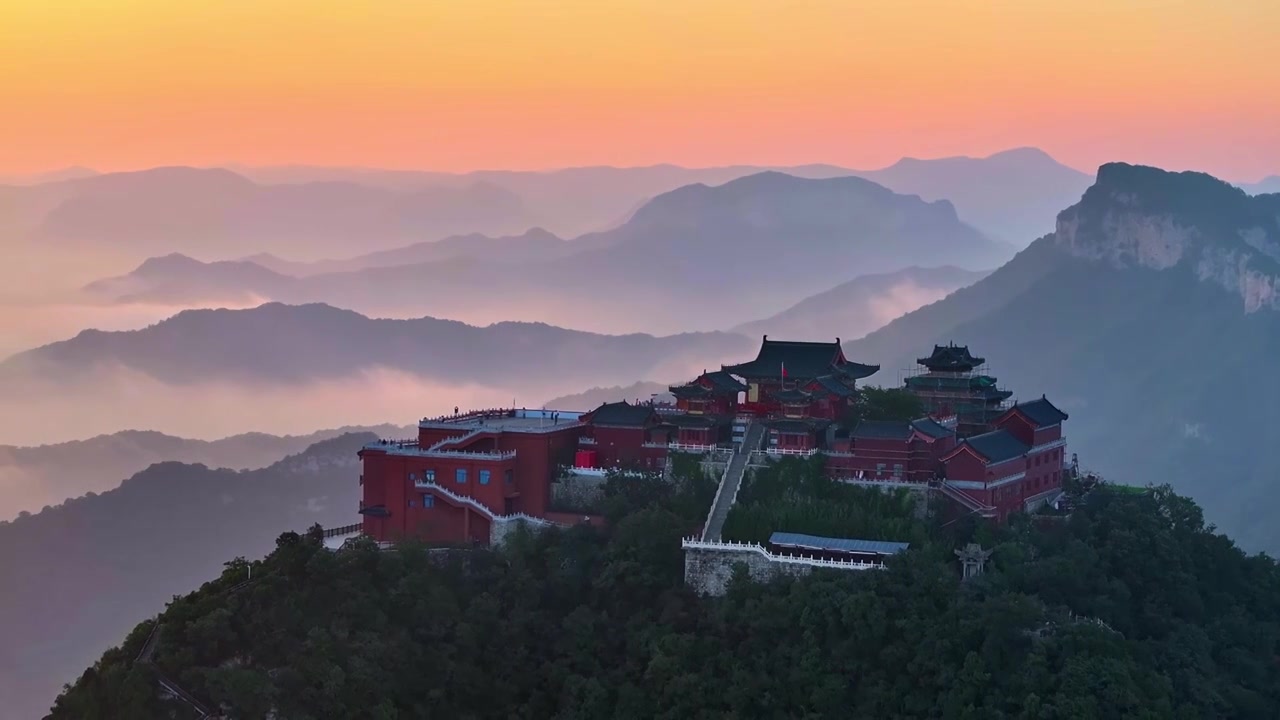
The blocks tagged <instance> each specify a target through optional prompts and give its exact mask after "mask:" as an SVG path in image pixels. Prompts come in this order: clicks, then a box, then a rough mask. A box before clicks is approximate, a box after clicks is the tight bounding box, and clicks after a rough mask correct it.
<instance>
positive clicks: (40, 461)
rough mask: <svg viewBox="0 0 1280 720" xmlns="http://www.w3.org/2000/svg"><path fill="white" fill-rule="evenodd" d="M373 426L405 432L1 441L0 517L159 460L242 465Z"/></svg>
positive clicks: (99, 488) (101, 485)
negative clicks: (29, 442) (18, 443)
mask: <svg viewBox="0 0 1280 720" xmlns="http://www.w3.org/2000/svg"><path fill="white" fill-rule="evenodd" d="M352 432H373V433H376V434H378V435H380V436H382V437H408V436H410V435H412V434H413V432H412V431H411V429H410V428H406V427H400V426H395V425H379V426H377V427H345V428H337V429H334V430H319V431H317V432H314V433H310V434H308V435H284V436H280V435H268V434H266V433H256V432H255V433H243V434H240V435H233V436H231V437H226V438H222V439H220V440H193V439H190V438H182V437H174V436H173V435H166V434H164V433H160V432H155V431H153V430H124V431H121V432H117V433H112V434H110V435H98V436H96V437H92V438H88V439H86V440H75V441H72V442H63V443H56V444H52V445H39V446H35V447H17V446H12V445H0V477H4V478H7V481H6V482H5V485H4V492H3V493H0V521H3V520H9V519H12V518H13V517H14V516H15V515H16V514H17V513H18V511H28V512H35V511H38V510H39V509H40V508H41V507H43V506H46V505H57V504H59V503H61V502H63V501H64V500H67V499H68V498H74V497H79V496H81V495H83V494H85V493H87V492H104V491H106V490H111V489H113V488H115V487H117V486H119V484H120V481H121V480H123V479H124V478H127V477H129V476H130V475H133V474H134V473H137V472H141V471H142V470H144V469H146V468H147V467H148V466H150V465H152V464H154V463H158V462H170V461H172V462H183V463H198V464H201V465H208V466H209V467H213V468H229V469H232V470H247V469H252V468H261V467H266V466H267V465H270V464H272V463H274V462H277V461H279V460H280V459H282V458H283V457H285V456H286V455H291V454H294V453H298V452H301V451H303V450H305V449H306V448H307V447H309V446H311V445H314V444H315V443H317V442H321V441H323V440H328V439H329V438H333V437H337V436H339V435H343V434H346V433H352Z"/></svg>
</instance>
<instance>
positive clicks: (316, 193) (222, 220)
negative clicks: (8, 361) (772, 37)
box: [0, 167, 538, 258]
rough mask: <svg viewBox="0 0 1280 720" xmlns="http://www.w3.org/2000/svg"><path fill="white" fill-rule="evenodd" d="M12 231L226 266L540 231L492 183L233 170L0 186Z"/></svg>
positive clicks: (177, 170)
mask: <svg viewBox="0 0 1280 720" xmlns="http://www.w3.org/2000/svg"><path fill="white" fill-rule="evenodd" d="M10 203H12V204H13V205H14V206H15V208H16V211H15V213H14V214H13V215H11V216H9V217H7V218H6V219H7V220H8V221H9V222H8V223H6V224H5V226H2V227H0V229H7V228H9V227H16V228H18V229H20V230H23V231H25V234H29V235H30V237H31V238H32V239H34V240H39V241H41V242H42V244H44V245H46V246H48V245H49V243H53V244H54V245H53V246H55V247H56V246H58V245H59V244H61V245H64V246H65V245H66V244H68V243H73V242H74V243H78V244H79V245H81V246H84V247H87V248H89V249H93V248H96V247H111V248H112V249H116V250H120V249H129V250H132V251H134V252H139V253H146V254H156V253H164V252H173V251H178V252H185V253H190V254H197V255H204V256H212V257H216V258H230V257H236V256H239V255H245V254H250V253H256V252H263V251H268V252H284V253H287V254H289V255H292V256H295V257H306V258H317V257H335V256H339V257H340V256H344V255H348V254H351V251H352V250H353V249H355V248H359V247H363V248H389V247H395V246H397V245H402V244H404V243H405V242H406V241H409V242H412V241H417V240H434V239H439V238H442V237H445V236H448V235H455V234H460V233H468V232H485V233H518V232H523V231H524V230H526V229H528V228H530V227H533V226H535V225H537V224H538V222H537V218H536V217H535V216H534V215H532V214H531V213H530V212H529V211H528V209H527V208H526V207H525V206H524V203H523V202H522V201H521V199H520V198H519V197H518V196H517V195H515V194H514V193H512V192H511V191H509V190H506V189H503V188H500V187H498V186H496V185H493V184H490V183H482V182H476V183H469V184H466V185H463V186H457V187H432V188H422V189H418V190H412V191H394V190H389V189H386V188H382V187H377V186H371V185H361V184H357V183H352V182H313V183H302V184H292V185H260V184H258V183H255V182H253V181H251V180H249V179H247V178H245V177H243V176H241V175H237V174H236V173H233V172H231V171H229V170H223V169H208V170H201V169H195V168H184V167H172V168H155V169H152V170H145V171H140V172H130V173H109V174H104V175H95V176H91V177H83V178H76V179H71V180H62V181H58V182H53V183H46V184H42V185H35V186H29V187H0V207H4V206H5V205H7V204H10Z"/></svg>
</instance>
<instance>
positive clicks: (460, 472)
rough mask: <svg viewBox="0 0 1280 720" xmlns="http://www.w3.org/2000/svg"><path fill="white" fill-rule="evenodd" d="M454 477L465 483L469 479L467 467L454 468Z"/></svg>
mask: <svg viewBox="0 0 1280 720" xmlns="http://www.w3.org/2000/svg"><path fill="white" fill-rule="evenodd" d="M453 479H454V480H456V481H457V482H459V483H465V482H466V481H467V469H466V468H458V469H457V470H454V471H453Z"/></svg>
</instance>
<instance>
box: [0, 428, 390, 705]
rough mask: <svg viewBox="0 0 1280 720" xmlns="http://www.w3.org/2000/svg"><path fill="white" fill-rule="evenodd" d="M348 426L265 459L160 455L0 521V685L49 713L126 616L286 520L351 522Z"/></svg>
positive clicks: (131, 618) (254, 552)
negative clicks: (188, 459) (132, 471)
mask: <svg viewBox="0 0 1280 720" xmlns="http://www.w3.org/2000/svg"><path fill="white" fill-rule="evenodd" d="M372 439H375V436H373V435H371V434H356V435H344V436H341V437H339V438H335V439H332V440H328V441H326V442H323V443H319V444H317V445H314V446H312V447H310V448H308V449H307V450H306V451H305V452H303V453H301V454H299V455H294V456H291V457H289V458H286V459H284V460H281V461H280V462H277V463H275V464H274V465H272V466H270V467H268V468H264V469H262V470H253V471H247V472H235V471H232V470H211V469H209V468H207V467H205V466H203V465H186V464H182V463H161V464H158V465H153V466H151V467H150V468H148V469H146V470H144V471H142V472H140V473H138V474H136V475H134V476H133V477H131V478H129V479H128V480H126V481H125V482H124V483H123V484H122V485H121V486H120V487H119V488H117V489H115V490H111V491H109V492H105V493H102V494H101V495H95V496H90V497H84V498H78V499H75V500H71V501H69V502H67V503H66V504H64V505H61V506H59V507H56V508H51V509H48V510H45V511H43V512H41V513H38V514H36V515H32V516H30V517H24V518H19V519H17V520H15V521H13V522H10V523H0V576H3V577H4V578H5V584H4V587H5V591H4V592H0V635H2V636H3V637H4V638H5V642H3V643H0V697H3V698H4V701H5V704H4V710H3V711H0V712H2V713H3V714H4V717H6V718H34V717H41V716H42V714H43V713H44V712H45V711H46V710H47V709H48V707H49V704H50V703H51V702H52V701H53V698H54V697H55V696H56V695H57V693H58V690H59V689H60V688H61V687H62V684H63V683H66V682H70V681H72V680H74V679H75V678H76V677H77V676H78V675H79V673H80V671H81V670H82V669H83V668H84V667H85V666H86V665H88V664H89V663H91V662H93V659H94V658H96V657H97V656H98V655H100V654H101V653H102V651H103V650H105V649H106V648H108V647H110V646H111V645H113V644H114V643H116V642H118V641H119V638H120V637H121V635H122V634H124V633H125V632H128V630H129V628H131V627H133V626H134V625H135V624H137V623H138V622H139V621H141V620H143V619H144V618H146V617H149V616H151V615H153V614H155V613H157V612H159V611H160V610H162V609H164V605H165V602H166V601H168V600H169V599H170V598H172V597H173V596H174V595H176V594H180V593H186V592H189V591H191V590H192V589H194V588H196V587H199V585H200V583H201V582H203V581H204V580H205V579H207V578H209V577H212V576H214V575H217V574H218V573H219V572H221V570H222V564H223V563H224V562H227V561H228V560H231V559H232V558H234V557H236V556H246V557H252V558H257V557H261V556H262V555H264V554H266V553H267V552H269V551H270V550H271V549H272V548H273V547H274V540H275V538H276V537H277V536H278V535H279V534H280V533H281V532H283V531H285V530H290V529H296V530H305V529H306V528H307V527H309V526H310V525H312V524H313V523H320V524H322V525H324V526H326V527H336V526H339V525H346V524H350V523H352V522H354V518H356V517H358V516H357V515H356V508H357V501H358V499H359V484H358V482H357V479H358V476H359V474H360V468H359V465H358V462H357V458H356V454H355V453H356V450H358V449H359V448H360V446H361V445H363V444H364V443H365V442H368V441H370V440H372Z"/></svg>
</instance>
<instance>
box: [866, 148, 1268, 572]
mask: <svg viewBox="0 0 1280 720" xmlns="http://www.w3.org/2000/svg"><path fill="white" fill-rule="evenodd" d="M1197 196H1198V197H1200V200H1198V201H1197V200H1195V197H1197ZM1270 198H1271V196H1249V195H1247V194H1246V193H1244V192H1243V191H1241V190H1238V189H1235V188H1232V187H1231V186H1230V185H1228V184H1227V183H1224V182H1222V181H1219V180H1216V179H1214V178H1212V177H1210V176H1208V175H1204V174H1202V173H1169V172H1166V171H1162V170H1158V169H1155V168H1138V167H1136V166H1128V165H1123V164H1110V165H1107V166H1103V168H1102V170H1101V172H1100V177H1099V182H1098V184H1097V185H1096V186H1095V187H1094V188H1091V189H1090V191H1089V192H1087V193H1086V194H1085V195H1084V196H1083V197H1082V199H1081V201H1080V203H1077V204H1076V205H1073V206H1072V207H1071V208H1067V209H1065V210H1063V212H1062V213H1061V214H1060V215H1059V224H1060V232H1055V233H1051V234H1049V235H1046V236H1045V237H1043V238H1040V239H1039V240H1037V241H1035V242H1034V243H1032V244H1031V245H1030V246H1029V247H1028V248H1027V249H1025V250H1023V251H1022V252H1020V253H1018V254H1017V255H1016V256H1015V257H1014V258H1013V259H1012V260H1010V261H1009V262H1008V263H1006V264H1005V265H1003V266H1001V267H1000V268H998V269H997V270H995V271H994V272H992V273H991V274H990V275H988V276H987V277H985V278H983V279H982V280H980V281H978V282H976V283H975V284H973V285H971V286H969V287H966V288H962V289H960V290H957V291H956V292H954V293H952V294H951V295H950V296H948V297H947V298H945V299H943V300H940V301H938V302H935V303H933V304H931V305H927V306H924V307H921V308H919V309H917V310H915V311H912V312H910V313H907V314H906V315H903V316H902V317H900V318H898V319H896V320H894V321H892V322H890V323H888V324H887V325H885V326H884V327H882V328H880V329H878V330H876V331H874V332H871V333H869V334H868V335H867V336H866V337H864V338H861V339H859V340H856V341H853V342H850V343H847V344H846V353H847V354H848V355H849V357H851V358H853V359H857V360H860V361H870V362H878V363H881V364H882V365H883V367H884V368H885V370H888V371H890V372H894V369H898V368H901V369H907V368H914V367H915V358H917V357H919V356H920V355H921V354H922V353H924V352H926V351H927V350H928V348H929V347H932V345H933V344H936V343H943V342H948V341H955V342H957V343H960V344H966V345H969V346H970V347H971V348H972V349H973V351H974V353H975V354H979V355H982V356H984V357H986V358H988V360H989V362H990V366H991V371H992V374H993V375H995V376H997V377H998V378H999V379H1000V381H1001V384H1002V385H1004V386H1005V387H1007V388H1008V389H1010V390H1013V391H1014V392H1015V398H1018V397H1022V396H1023V393H1024V392H1027V391H1028V389H1034V394H1035V395H1039V394H1040V393H1042V392H1043V393H1048V395H1049V397H1050V398H1052V399H1053V400H1054V402H1055V403H1057V404H1058V405H1059V406H1060V407H1062V408H1063V409H1064V410H1067V411H1068V412H1071V413H1073V422H1072V430H1071V437H1070V438H1069V441H1070V446H1071V448H1072V451H1076V452H1079V454H1080V457H1081V462H1082V463H1085V464H1086V465H1087V466H1089V467H1092V468H1093V469H1095V470H1098V471H1099V472H1102V473H1103V474H1104V475H1110V474H1117V473H1118V474H1123V475H1127V476H1129V477H1147V478H1151V479H1152V480H1160V481H1164V480H1167V481H1169V482H1170V483H1171V484H1172V485H1173V486H1174V487H1175V488H1176V489H1177V490H1178V491H1179V492H1182V493H1185V494H1188V495H1191V496H1192V497H1195V498H1196V500H1197V502H1199V503H1200V504H1201V505H1202V506H1203V507H1204V508H1205V512H1206V514H1207V516H1208V517H1209V519H1210V520H1211V521H1213V522H1215V523H1216V524H1217V525H1219V526H1220V527H1222V528H1223V529H1225V530H1227V531H1229V532H1231V533H1232V535H1233V536H1235V537H1237V539H1238V541H1239V542H1240V543H1241V545H1242V546H1245V547H1250V548H1254V549H1265V550H1268V551H1270V552H1275V551H1276V550H1277V549H1278V548H1280V531H1277V530H1276V529H1275V528H1274V525H1273V524H1272V523H1271V522H1270V521H1269V520H1268V519H1267V514H1266V512H1265V510H1263V508H1264V507H1265V506H1266V504H1265V503H1259V502H1258V499H1259V498H1265V497H1268V496H1269V493H1270V492H1271V484H1272V483H1273V473H1272V472H1271V470H1270V468H1269V467H1267V465H1266V460H1265V458H1261V457H1259V456H1258V454H1257V448H1258V447H1267V446H1269V445H1272V444H1275V443H1280V427H1277V426H1276V424H1275V423H1274V422H1271V420H1270V410H1269V408H1268V407H1267V406H1266V404H1265V403H1259V402H1254V401H1249V400H1244V399H1242V396H1241V394H1240V393H1239V392H1238V391H1236V390H1233V389H1232V388H1233V387H1234V386H1236V385H1238V379H1241V378H1243V379H1247V380H1246V382H1247V383H1248V387H1249V390H1248V393H1249V396H1250V397H1254V398H1262V397H1271V396H1280V382H1278V381H1277V380H1276V379H1275V374H1274V371H1273V369H1272V365H1273V364H1274V358H1276V357H1280V314H1278V313H1276V312H1272V311H1270V310H1271V309H1272V308H1273V307H1274V304H1273V301H1272V300H1271V299H1270V298H1272V297H1273V296H1272V295H1270V294H1268V293H1270V292H1272V290H1271V289H1272V288H1274V287H1275V286H1274V284H1267V283H1268V282H1270V281H1268V280H1266V278H1272V277H1274V276H1273V275H1271V274H1270V270H1269V269H1268V268H1270V267H1271V263H1272V261H1271V259H1270V257H1269V256H1268V255H1267V253H1264V252H1262V251H1260V250H1258V249H1256V248H1255V247H1254V245H1253V244H1251V243H1250V242H1249V240H1251V239H1252V240H1254V241H1257V240H1258V239H1259V238H1264V239H1268V240H1269V239H1272V238H1275V237H1276V234H1275V233H1274V232H1273V231H1272V230H1271V229H1265V230H1264V233H1263V234H1262V235H1258V234H1256V233H1255V234H1250V232H1248V231H1251V230H1253V229H1254V228H1257V227H1259V219H1260V218H1261V219H1266V218H1268V217H1272V212H1273V205H1274V204H1275V203H1277V202H1280V197H1276V198H1275V199H1274V200H1273V199H1270ZM1277 214H1280V213H1277ZM1277 222H1280V221H1277ZM1242 230H1243V231H1246V232H1245V234H1244V235H1241V231H1242ZM1223 273H1226V274H1225V275H1224V274H1223ZM1255 273H1256V274H1258V275H1261V276H1262V277H1263V278H1264V280H1256V281H1255V280H1250V279H1249V278H1251V277H1254V274H1255ZM1250 283H1254V284H1252V285H1251V284H1250ZM1259 287H1261V288H1262V290H1259V289H1258V288H1259ZM1263 300H1266V302H1263ZM885 370H882V371H881V372H882V373H884V374H885V376H884V377H879V376H873V377H872V378H871V379H870V382H873V383H878V384H893V383H894V382H895V381H896V379H895V377H894V375H897V374H898V373H897V372H895V373H894V375H890V374H888V373H885ZM899 372H901V371H899ZM1077 420H1082V421H1083V422H1077ZM1135 449H1138V450H1137V451H1135ZM1157 449H1158V450H1157ZM1227 467H1229V468H1231V471H1230V474H1231V478H1232V480H1231V482H1229V483H1219V482H1214V481H1213V478H1216V477H1218V476H1219V475H1220V474H1221V473H1222V472H1223V468H1227Z"/></svg>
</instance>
